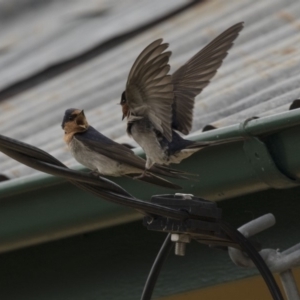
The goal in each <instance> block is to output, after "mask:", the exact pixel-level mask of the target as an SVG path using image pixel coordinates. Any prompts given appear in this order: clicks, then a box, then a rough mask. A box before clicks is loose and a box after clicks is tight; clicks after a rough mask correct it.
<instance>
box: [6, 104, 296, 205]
mask: <svg viewBox="0 0 300 300" xmlns="http://www.w3.org/2000/svg"><path fill="white" fill-rule="evenodd" d="M296 127H299V128H298V129H296V131H295V132H294V130H295V128H296ZM244 129H245V130H246V131H247V133H248V134H249V135H253V136H269V137H270V141H271V143H268V142H267V144H268V146H269V147H270V148H271V149H270V152H271V153H272V155H273V156H275V157H274V160H275V161H276V164H278V165H279V168H280V169H281V170H284V172H285V173H286V174H288V175H289V176H290V177H291V178H297V177H300V168H299V165H300V156H299V155H298V154H299V153H300V145H299V143H300V142H299V140H300V139H297V133H298V132H299V131H300V110H297V109H296V110H293V111H289V112H285V113H281V114H277V115H272V116H268V117H264V118H260V119H254V120H251V121H249V122H247V123H246V124H245V128H244ZM288 132H289V134H288V135H287V133H288ZM293 133H294V134H293ZM242 135H243V132H242V130H241V124H235V125H232V126H228V127H224V128H220V129H215V130H211V131H207V132H203V133H200V134H197V135H191V136H190V137H189V139H191V140H195V141H201V140H217V139H225V138H234V137H240V136H242ZM286 135H287V136H286ZM278 138H280V140H281V142H280V143H279V140H278ZM286 138H288V140H287V141H285V140H286ZM294 138H295V140H294ZM267 140H269V138H267ZM297 140H298V141H297ZM285 142H288V143H287V144H286V143H285ZM278 143H279V144H280V145H281V146H280V147H279V145H278ZM272 145H273V146H272ZM284 145H285V147H283V146H284ZM291 145H292V147H291ZM135 153H136V154H137V155H140V156H144V153H143V151H142V149H140V148H137V149H135ZM244 154H245V153H244V149H243V147H242V142H235V143H229V144H223V145H220V146H217V147H212V148H209V149H204V150H201V151H200V152H198V153H197V154H195V155H193V156H192V157H190V158H189V159H187V160H185V161H184V162H182V163H181V164H180V166H175V167H176V168H179V169H182V170H186V171H189V172H191V173H196V174H199V179H197V180H195V181H192V182H188V181H183V180H181V181H176V182H179V183H180V184H181V185H182V186H183V187H184V189H185V190H188V191H189V192H193V193H196V194H199V192H200V195H202V196H205V197H206V198H208V199H211V200H222V199H226V198H231V197H232V196H238V195H243V194H245V193H248V192H255V191H259V190H264V189H267V188H268V187H267V186H264V185H265V184H264V183H262V182H259V180H258V182H255V184H254V182H253V179H254V178H253V175H255V174H253V170H251V165H248V163H247V161H246V160H247V156H246V155H244ZM281 156H283V157H284V159H283V158H281ZM287 157H288V158H289V159H287ZM298 157H299V158H298ZM298 160H299V162H298ZM217 162H218V164H217V165H216V163H217ZM229 162H232V164H231V165H230V168H229V169H228V163H229ZM247 165H248V166H247ZM234 166H236V167H237V169H234ZM241 166H243V167H244V170H243V171H242V170H241V168H240V167H241ZM246 166H247V167H246ZM79 170H86V169H84V168H79ZM204 170H205V172H204ZM228 172H230V173H231V174H232V175H233V173H235V176H229V177H230V178H232V182H231V184H230V186H231V187H230V188H225V190H226V191H227V192H226V193H224V192H222V191H220V192H218V193H217V194H216V193H215V192H214V191H216V190H220V187H221V186H223V184H221V186H220V184H219V183H220V182H226V183H228V181H229V180H228ZM210 175H211V176H210ZM222 176H224V178H222ZM247 177H248V178H247ZM112 180H114V181H116V182H117V183H118V184H120V185H125V188H129V189H131V191H130V192H132V193H133V194H134V195H135V196H137V197H140V198H142V199H145V198H148V197H150V196H151V195H152V194H153V193H149V191H145V189H143V191H142V193H141V192H140V191H141V189H139V188H138V186H137V185H136V182H135V181H132V180H128V179H124V178H112ZM241 180H244V181H247V180H249V185H251V187H250V186H249V189H248V191H246V190H245V187H244V186H243V187H241V186H239V182H241ZM65 182H66V181H65V180H64V179H60V178H55V177H53V176H49V175H45V174H42V175H40V174H39V175H37V174H35V175H31V176H28V177H26V178H19V179H13V180H9V181H6V182H3V183H1V185H0V199H1V198H5V197H11V196H16V195H18V194H23V193H25V192H26V193H28V192H30V191H32V190H37V189H42V188H46V187H49V186H53V185H59V184H62V183H65ZM141 185H142V186H143V187H144V185H143V184H141ZM133 186H134V187H133ZM146 186H147V187H152V186H149V185H146ZM74 188H75V187H74ZM231 188H232V189H234V190H236V192H233V193H228V191H229V190H230V189H231ZM147 190H152V191H153V188H150V189H147ZM154 190H158V191H160V190H161V189H160V188H156V187H155V188H154ZM221 190H224V188H223V187H222V188H221Z"/></svg>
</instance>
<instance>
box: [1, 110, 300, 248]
mask: <svg viewBox="0 0 300 300" xmlns="http://www.w3.org/2000/svg"><path fill="white" fill-rule="evenodd" d="M245 131H246V133H247V134H248V135H250V136H248V139H247V140H246V141H238V142H231V143H227V144H222V145H219V146H216V147H211V148H206V149H203V150H201V151H199V152H198V153H196V154H194V155H193V156H192V157H190V158H189V159H186V160H185V161H183V162H182V163H181V164H180V165H179V166H178V168H179V169H182V170H186V171H189V172H191V173H195V174H199V177H195V179H194V180H176V181H175V180H174V182H176V183H178V184H180V185H181V186H183V190H182V192H186V193H193V194H194V195H197V196H200V197H203V198H205V199H208V200H214V201H218V200H224V199H229V198H234V197H237V196H242V195H246V194H250V193H254V192H259V191H263V190H267V189H270V188H280V189H282V188H290V187H293V186H298V185H299V178H300V155H299V153H300V138H299V132H300V110H294V111H290V112H287V113H282V114H279V115H274V116H272V117H266V118H262V119H257V120H252V121H249V122H248V123H247V124H244V126H241V124H236V125H233V126H229V127H226V128H221V129H216V130H212V131H208V132H205V133H201V134H198V135H195V136H193V139H194V140H199V141H200V140H214V139H221V138H229V137H237V136H240V135H245ZM251 134H255V135H256V134H259V135H260V136H262V140H263V142H261V141H260V140H258V139H256V138H255V137H251ZM253 147H254V148H253ZM136 153H137V154H139V155H142V154H143V153H142V151H141V149H137V150H136ZM111 179H112V180H114V181H115V182H116V183H118V184H120V185H121V186H122V187H123V188H125V189H126V190H128V191H129V192H130V193H132V194H133V195H134V196H136V197H138V198H140V199H143V200H147V199H149V198H150V197H151V196H152V195H155V194H163V193H170V190H167V189H162V188H159V187H156V186H152V185H148V184H144V183H140V182H136V181H134V180H131V179H127V178H111ZM171 192H172V191H171ZM139 217H140V216H139V214H138V213H137V212H135V211H133V210H130V209H127V208H125V207H122V206H118V205H115V204H113V203H110V202H106V201H101V200H100V199H98V198H96V197H94V196H92V195H90V194H88V193H86V192H84V191H82V190H79V189H78V188H77V187H75V186H73V185H71V184H70V183H69V182H67V181H65V180H63V179H60V178H55V177H53V176H48V175H45V174H42V175H41V174H37V175H34V176H28V177H26V178H20V179H15V180H10V181H7V182H3V183H2V184H1V185H0V240H1V243H0V253H1V252H6V251H11V250H13V249H18V248H21V247H25V246H30V245H34V244H38V243H41V242H46V241H51V240H56V239H59V238H63V237H67V236H71V235H75V234H79V233H83V232H87V231H91V230H96V229H100V228H103V227H106V226H113V225H118V224H122V223H124V222H129V221H132V220H136V219H137V218H139Z"/></svg>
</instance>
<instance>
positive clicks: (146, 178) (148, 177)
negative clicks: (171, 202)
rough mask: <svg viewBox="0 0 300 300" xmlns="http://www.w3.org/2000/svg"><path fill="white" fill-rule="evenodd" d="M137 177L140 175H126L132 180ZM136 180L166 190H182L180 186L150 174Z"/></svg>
mask: <svg viewBox="0 0 300 300" xmlns="http://www.w3.org/2000/svg"><path fill="white" fill-rule="evenodd" d="M137 175H140V174H128V175H126V176H128V177H131V178H134V177H135V176H137ZM137 180H140V181H144V182H147V183H151V184H154V185H157V186H161V187H164V188H168V189H173V190H181V189H182V187H181V186H180V185H177V184H174V183H172V182H170V181H168V180H166V179H164V178H161V177H159V176H156V175H154V174H152V173H147V175H145V176H144V177H141V178H137Z"/></svg>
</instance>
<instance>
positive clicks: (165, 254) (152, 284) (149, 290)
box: [141, 233, 174, 300]
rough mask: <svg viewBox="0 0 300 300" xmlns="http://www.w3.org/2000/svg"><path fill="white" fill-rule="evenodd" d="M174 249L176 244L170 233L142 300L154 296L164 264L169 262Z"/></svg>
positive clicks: (157, 257) (148, 299)
mask: <svg viewBox="0 0 300 300" xmlns="http://www.w3.org/2000/svg"><path fill="white" fill-rule="evenodd" d="M173 247H174V243H173V242H172V241H171V233H169V234H168V235H167V237H166V239H165V241H164V242H163V244H162V246H161V248H160V250H159V252H158V254H157V256H156V258H155V261H154V263H153V265H152V268H151V270H150V273H149V275H148V278H147V281H146V283H145V286H144V290H143V293H142V297H141V300H150V299H151V297H152V294H153V290H154V287H155V284H156V281H157V279H158V276H159V274H160V271H161V269H162V266H163V264H164V262H165V261H166V260H167V258H168V256H169V254H170V252H171V250H172V249H173Z"/></svg>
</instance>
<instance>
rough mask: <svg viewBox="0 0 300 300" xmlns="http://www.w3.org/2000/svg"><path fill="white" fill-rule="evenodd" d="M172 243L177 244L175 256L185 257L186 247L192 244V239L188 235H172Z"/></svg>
mask: <svg viewBox="0 0 300 300" xmlns="http://www.w3.org/2000/svg"><path fill="white" fill-rule="evenodd" d="M171 241H172V242H175V255H180V256H184V255H185V246H186V244H187V243H190V242H191V237H190V236H189V235H187V234H178V233H172V235H171Z"/></svg>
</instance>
